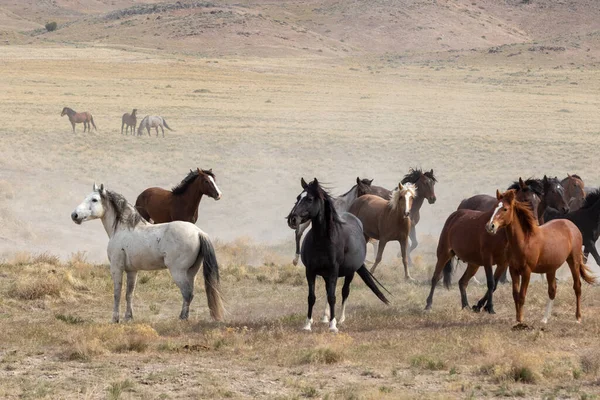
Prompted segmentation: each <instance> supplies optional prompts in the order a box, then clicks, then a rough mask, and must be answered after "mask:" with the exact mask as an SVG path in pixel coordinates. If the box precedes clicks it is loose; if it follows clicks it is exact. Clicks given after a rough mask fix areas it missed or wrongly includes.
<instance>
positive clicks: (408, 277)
mask: <svg viewBox="0 0 600 400" xmlns="http://www.w3.org/2000/svg"><path fill="white" fill-rule="evenodd" d="M405 279H406V281H407V282H412V283H415V282H416V280H415V279H414V278H413V277H412V276H407V277H406V278H405Z"/></svg>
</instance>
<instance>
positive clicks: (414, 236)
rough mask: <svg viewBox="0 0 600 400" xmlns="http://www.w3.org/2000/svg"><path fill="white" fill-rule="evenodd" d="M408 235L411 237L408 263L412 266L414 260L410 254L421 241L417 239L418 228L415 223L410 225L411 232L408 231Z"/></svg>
mask: <svg viewBox="0 0 600 400" xmlns="http://www.w3.org/2000/svg"><path fill="white" fill-rule="evenodd" d="M408 235H409V237H410V248H409V249H408V265H410V266H412V265H413V262H412V257H411V256H410V254H411V253H412V252H413V250H414V249H416V248H417V246H418V245H419V241H418V240H417V228H416V227H415V225H413V224H411V225H410V232H409V233H408Z"/></svg>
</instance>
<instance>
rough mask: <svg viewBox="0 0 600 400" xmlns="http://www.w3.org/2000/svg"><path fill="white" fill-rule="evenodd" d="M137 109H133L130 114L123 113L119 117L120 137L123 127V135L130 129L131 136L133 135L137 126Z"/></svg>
mask: <svg viewBox="0 0 600 400" xmlns="http://www.w3.org/2000/svg"><path fill="white" fill-rule="evenodd" d="M136 113H137V108H134V109H133V111H132V112H131V114H129V113H125V114H123V116H122V117H121V135H122V134H123V127H125V134H126V135H127V134H128V133H127V132H128V131H129V129H130V128H131V134H132V135H135V126H136V125H137V115H136Z"/></svg>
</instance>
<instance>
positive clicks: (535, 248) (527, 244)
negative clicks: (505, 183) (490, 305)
mask: <svg viewBox="0 0 600 400" xmlns="http://www.w3.org/2000/svg"><path fill="white" fill-rule="evenodd" d="M496 198H497V204H496V208H495V209H494V211H493V214H492V216H491V218H490V220H489V222H488V223H487V224H486V230H487V231H488V232H489V233H491V234H494V235H496V234H497V233H498V230H499V229H500V228H504V231H505V234H506V238H507V242H508V250H509V251H508V254H509V265H510V267H509V269H510V277H511V278H512V289H513V299H514V302H515V309H516V319H517V325H515V328H522V327H526V325H525V324H524V323H523V306H524V304H525V297H526V296H527V288H528V286H529V279H530V277H531V273H538V274H544V273H545V274H546V278H547V281H548V297H549V300H548V303H547V304H546V312H545V314H544V318H543V319H542V323H547V322H548V319H549V318H550V314H551V312H552V304H553V302H554V298H555V296H556V270H557V269H558V268H560V267H561V266H562V264H563V263H564V262H565V261H566V262H567V263H568V264H569V268H570V269H571V275H572V276H573V290H574V291H575V298H576V305H575V318H576V319H577V322H581V278H583V280H584V281H586V282H587V283H589V284H593V283H594V282H595V281H596V278H595V277H594V276H593V275H591V270H590V269H589V267H588V266H587V265H585V264H584V261H583V253H582V251H581V246H582V245H583V239H582V237H581V232H579V229H578V228H577V226H575V224H574V223H573V222H571V221H569V220H566V219H556V220H552V221H550V222H548V223H546V224H544V225H540V226H538V224H537V223H536V220H535V217H534V215H533V213H532V212H531V209H530V208H529V206H527V205H526V204H523V203H521V202H519V201H517V200H516V193H515V191H514V190H508V191H506V192H504V193H500V192H499V191H496Z"/></svg>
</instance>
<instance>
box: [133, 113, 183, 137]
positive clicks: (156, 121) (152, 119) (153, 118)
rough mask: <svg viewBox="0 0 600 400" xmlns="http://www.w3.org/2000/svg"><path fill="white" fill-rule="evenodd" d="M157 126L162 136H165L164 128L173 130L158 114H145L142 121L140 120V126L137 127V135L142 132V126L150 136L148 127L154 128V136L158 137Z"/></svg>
mask: <svg viewBox="0 0 600 400" xmlns="http://www.w3.org/2000/svg"><path fill="white" fill-rule="evenodd" d="M159 127H160V129H161V130H162V135H163V137H165V129H164V128H167V129H168V130H170V131H175V130H174V129H171V128H170V127H169V125H167V121H165V119H164V118H163V117H160V116H158V115H146V116H145V117H144V119H142V122H140V126H139V127H138V136H141V135H142V134H143V130H144V128H146V130H147V131H148V136H150V128H155V129H156V136H157V137H158V128H159ZM163 127H164V128H163Z"/></svg>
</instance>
